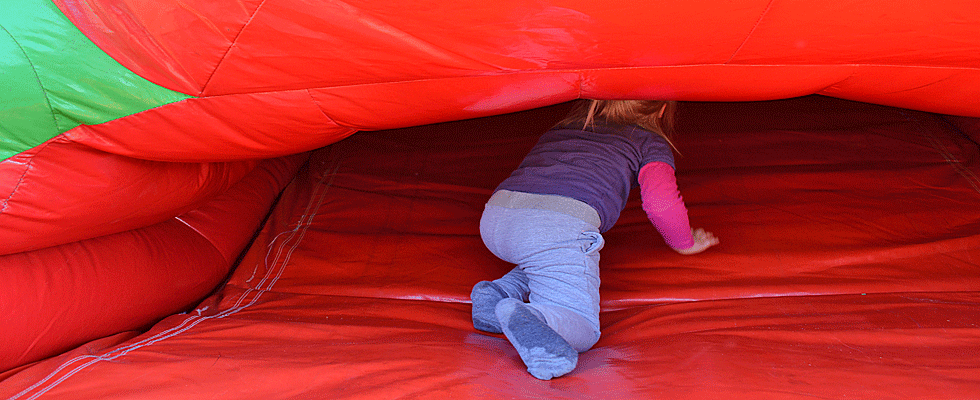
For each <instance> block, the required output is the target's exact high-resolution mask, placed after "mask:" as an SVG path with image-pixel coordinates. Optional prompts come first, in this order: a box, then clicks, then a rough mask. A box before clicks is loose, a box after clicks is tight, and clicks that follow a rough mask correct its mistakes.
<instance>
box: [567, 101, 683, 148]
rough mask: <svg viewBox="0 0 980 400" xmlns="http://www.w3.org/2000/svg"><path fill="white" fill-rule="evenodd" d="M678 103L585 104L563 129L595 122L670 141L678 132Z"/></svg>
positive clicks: (596, 102) (572, 114)
mask: <svg viewBox="0 0 980 400" xmlns="http://www.w3.org/2000/svg"><path fill="white" fill-rule="evenodd" d="M676 109H677V102H675V101H660V100H583V101H580V102H579V104H577V105H576V106H575V107H574V108H573V109H572V111H571V112H570V113H569V114H568V116H567V117H565V119H564V120H562V122H561V124H562V125H573V124H581V125H582V126H583V127H586V126H590V125H592V124H593V122H594V121H595V120H603V121H606V122H607V123H612V124H617V125H638V126H639V127H641V128H643V129H646V130H648V131H650V132H654V133H656V134H659V135H661V136H663V137H664V138H667V139H668V140H669V138H670V136H671V135H672V134H673V132H674V112H675V110H676Z"/></svg>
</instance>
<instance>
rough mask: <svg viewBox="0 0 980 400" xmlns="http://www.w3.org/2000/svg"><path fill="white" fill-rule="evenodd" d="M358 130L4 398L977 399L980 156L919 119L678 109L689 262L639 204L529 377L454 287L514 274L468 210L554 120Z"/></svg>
mask: <svg viewBox="0 0 980 400" xmlns="http://www.w3.org/2000/svg"><path fill="white" fill-rule="evenodd" d="M565 109H566V108H565V106H564V105H558V106H553V107H548V108H543V109H538V110H533V111H529V112H524V113H518V114H510V115H504V116H499V117H494V118H485V119H476V120H469V121H462V122H455V123H446V124H439V125H431V126H424V127H418V128H408V129H400V130H393V131H381V132H374V133H360V134H357V135H354V136H352V137H350V138H348V139H346V140H344V141H341V142H339V143H337V144H335V145H332V146H329V147H326V148H324V149H322V150H319V151H317V152H315V153H314V154H313V156H312V158H311V159H310V162H309V163H308V164H307V165H306V166H305V167H304V168H303V169H302V170H301V171H300V172H299V173H298V174H297V175H296V176H295V178H294V181H293V182H292V183H291V184H290V186H288V187H287V189H286V191H285V192H284V194H283V195H282V197H281V198H280V200H279V201H278V203H277V205H276V207H275V208H274V209H273V211H272V214H271V216H270V218H269V220H268V221H267V222H266V225H265V227H264V228H263V229H262V231H261V233H260V234H259V236H258V237H257V238H256V239H255V241H254V242H253V243H252V245H251V247H250V250H249V251H248V252H247V253H246V255H245V256H244V258H243V259H242V261H241V264H240V265H239V267H238V268H237V269H236V270H235V272H234V273H233V275H232V276H231V278H230V281H229V282H228V284H227V285H226V286H225V287H223V288H222V289H221V290H220V291H219V292H218V293H216V294H214V295H213V296H211V297H210V298H209V299H208V300H207V301H205V302H204V303H202V304H201V305H199V306H198V308H197V309H196V310H194V311H193V312H190V313H186V314H176V315H173V316H171V317H169V318H166V319H165V320H163V321H162V322H160V323H158V324H156V325H155V326H154V327H153V328H152V329H150V330H149V331H148V332H146V333H143V334H141V335H138V336H135V337H130V336H131V335H123V336H122V337H117V338H110V339H106V340H103V341H100V342H94V343H92V344H90V345H86V346H84V347H81V348H79V349H76V350H72V351H69V352H67V353H65V354H63V355H59V356H56V357H53V358H50V359H48V360H45V361H42V362H39V363H36V364H34V365H32V366H28V367H24V368H21V369H20V370H18V371H14V372H10V373H8V374H7V376H6V379H5V380H3V381H2V382H0V393H2V394H3V395H6V396H8V397H11V396H12V397H11V398H35V397H33V396H34V395H37V394H43V395H42V396H40V398H51V399H62V398H64V399H76V398H102V399H123V398H133V397H140V398H183V399H205V398H341V399H361V398H363V399H369V398H406V397H411V398H432V399H435V398H608V399H634V398H667V399H700V398H726V399H759V398H775V399H811V398H828V399H830V398H834V399H836V398H972V397H973V396H975V394H976V393H978V392H980V378H978V375H977V374H976V372H977V370H978V365H980V353H978V352H977V349H978V348H980V326H978V321H980V296H978V294H977V291H976V289H977V282H978V281H980V233H978V232H980V211H978V208H977V204H980V191H978V188H977V186H978V183H980V182H978V180H977V175H976V173H977V172H978V171H980V154H978V148H977V145H976V144H975V143H973V142H971V141H970V140H969V139H968V138H967V137H966V136H965V135H962V134H960V133H959V132H958V131H957V130H956V129H952V128H951V125H950V124H948V123H947V122H945V121H944V120H943V117H941V116H937V115H934V114H928V113H922V112H916V111H910V110H902V109H893V108H887V107H881V106H874V105H869V104H863V103H856V102H848V101H841V100H834V99H829V98H821V97H807V98H801V99H795V100H788V101H777V102H759V103H741V104H737V103H717V104H711V103H685V104H682V107H681V110H680V114H679V122H680V129H679V134H678V136H677V138H676V140H677V144H678V147H679V148H680V150H681V152H682V156H681V157H679V158H678V177H679V185H680V187H681V190H682V192H683V194H684V197H685V199H686V201H687V204H688V206H689V208H690V212H691V219H692V223H693V224H695V225H696V226H703V227H705V228H707V229H709V230H711V231H713V232H715V233H717V234H718V235H719V237H720V238H721V239H722V244H721V245H719V246H718V247H716V248H713V249H711V250H710V251H708V252H706V253H704V254H701V255H697V256H691V257H684V256H680V255H677V254H676V253H673V252H672V251H670V250H669V249H668V248H667V247H666V246H665V245H664V244H663V242H662V240H660V239H659V237H658V236H657V234H656V232H655V230H654V229H653V228H652V226H650V225H649V223H648V222H646V220H645V216H644V213H643V211H642V209H641V207H640V204H639V201H638V199H637V198H633V199H632V200H631V201H630V203H629V205H628V207H627V209H626V210H625V212H624V213H623V216H622V218H621V220H620V223H619V224H618V225H617V226H616V227H614V228H613V229H612V230H610V231H609V232H608V233H607V234H606V239H607V246H606V248H605V249H604V250H603V261H602V279H603V286H602V296H603V302H602V306H603V312H602V315H601V319H602V326H603V337H602V339H601V340H600V341H599V343H598V344H597V345H596V346H595V348H593V349H592V350H590V351H588V352H586V353H584V354H582V356H581V359H580V362H579V366H578V367H577V368H576V370H575V371H573V372H572V373H571V374H569V375H568V376H565V377H562V378H558V379H555V380H552V381H539V380H536V379H534V378H533V377H531V376H530V375H528V374H527V373H526V372H525V371H524V367H523V365H522V364H521V362H520V359H519V358H518V357H517V354H516V353H515V352H514V351H513V350H512V348H510V346H509V344H508V343H507V341H506V339H504V338H503V337H502V336H499V335H488V334H483V333H480V332H478V331H475V330H474V329H473V328H472V326H471V323H470V320H469V304H467V300H468V299H467V296H468V293H469V290H470V287H471V286H472V285H473V284H474V283H476V282H477V281H479V280H482V279H490V278H494V277H496V276H498V275H501V274H503V273H504V272H505V271H507V269H509V268H510V266H509V265H507V264H505V263H503V262H501V261H499V260H497V259H496V258H494V257H493V256H492V255H491V254H489V252H488V251H486V249H485V248H484V247H483V244H482V243H481V241H480V238H479V236H478V230H477V223H478V220H479V215H480V212H481V210H482V205H483V202H484V201H485V200H486V198H487V197H488V196H489V194H490V192H491V190H492V188H493V187H494V185H495V184H496V183H497V182H498V181H499V180H501V179H502V178H503V177H505V176H506V175H507V174H508V173H509V171H510V169H511V168H513V167H514V166H515V165H516V164H517V163H518V162H519V161H520V159H521V157H522V156H523V153H524V152H525V151H527V149H528V148H529V147H530V146H531V145H532V144H533V143H534V141H535V139H536V137H537V135H538V134H539V133H540V132H541V131H542V130H543V129H546V128H547V126H548V125H549V124H551V123H552V122H553V121H555V119H556V118H557V117H558V116H560V115H561V112H563V111H564V110H565Z"/></svg>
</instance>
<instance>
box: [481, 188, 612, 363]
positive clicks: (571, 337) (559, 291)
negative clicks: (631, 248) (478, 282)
mask: <svg viewBox="0 0 980 400" xmlns="http://www.w3.org/2000/svg"><path fill="white" fill-rule="evenodd" d="M480 235H481V236H482V238H483V242H484V244H486V246H487V248H488V249H490V251H491V252H492V253H493V254H494V255H496V256H497V257H499V258H500V259H502V260H504V261H507V262H510V263H514V264H517V267H515V268H514V270H512V271H511V272H509V273H507V274H506V275H504V276H503V277H502V278H500V279H498V280H495V281H494V283H497V284H498V285H500V286H501V287H502V288H503V289H504V290H505V291H506V292H508V295H509V296H510V297H514V298H519V299H527V300H528V301H529V304H530V306H531V307H533V308H534V309H536V310H538V311H539V312H541V314H542V315H544V317H545V322H546V323H547V324H548V326H549V327H551V328H552V329H554V330H555V332H557V333H558V334H559V335H561V336H562V337H563V338H564V339H565V340H566V341H568V343H569V344H570V345H571V346H572V348H574V349H575V350H577V351H585V350H588V349H589V348H591V347H592V345H594V344H595V343H596V341H598V340H599V250H600V249H602V246H603V244H604V241H603V238H602V235H601V234H600V233H599V231H598V228H596V226H595V225H592V224H590V223H587V222H585V221H583V220H582V219H579V218H576V217H573V216H570V215H567V214H564V213H561V212H556V211H551V210H545V209H533V208H506V207H501V206H495V205H487V206H486V208H485V209H484V212H483V217H482V219H481V220H480Z"/></svg>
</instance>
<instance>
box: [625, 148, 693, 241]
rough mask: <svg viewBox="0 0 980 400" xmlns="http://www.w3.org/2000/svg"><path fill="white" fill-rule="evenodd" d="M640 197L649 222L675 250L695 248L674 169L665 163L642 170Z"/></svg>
mask: <svg viewBox="0 0 980 400" xmlns="http://www.w3.org/2000/svg"><path fill="white" fill-rule="evenodd" d="M639 181H640V197H641V199H642V200H643V211H646V213H647V217H648V218H650V222H651V223H653V226H655V227H656V228H657V231H658V232H660V235H661V236H663V237H664V241H665V242H667V245H668V246H670V247H671V248H674V249H687V248H690V247H691V246H694V238H692V237H691V223H690V221H689V220H688V218H687V207H685V206H684V199H683V198H681V193H680V192H679V191H678V190H677V178H676V177H675V176H674V168H672V167H671V166H670V165H669V164H666V163H662V162H652V163H648V164H647V165H644V166H643V167H642V168H640V176H639Z"/></svg>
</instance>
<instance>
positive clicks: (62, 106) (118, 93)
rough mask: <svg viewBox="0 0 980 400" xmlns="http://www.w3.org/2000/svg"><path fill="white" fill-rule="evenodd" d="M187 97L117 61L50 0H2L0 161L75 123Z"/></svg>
mask: <svg viewBox="0 0 980 400" xmlns="http://www.w3.org/2000/svg"><path fill="white" fill-rule="evenodd" d="M188 97H190V96H188V95H185V94H182V93H178V92H174V91H172V90H169V89H165V88H163V87H160V86H158V85H156V84H153V83H151V82H149V81H147V80H145V79H143V78H141V77H140V76H138V75H136V74H134V73H132V72H131V71H129V70H128V69H126V68H125V67H123V66H122V65H120V64H119V63H117V62H116V61H115V60H113V59H112V58H110V57H109V56H108V55H106V54H105V53H104V52H102V50H100V49H99V48H98V47H97V46H95V44H93V43H92V42H91V41H90V40H88V38H86V37H85V36H84V35H83V34H82V33H81V32H80V31H79V30H78V29H77V28H75V26H74V25H73V24H72V23H71V21H69V20H68V18H67V17H65V15H64V14H62V13H61V11H60V10H58V7H56V6H55V5H54V4H53V3H51V2H50V1H49V0H4V4H3V7H2V9H0V160H5V159H7V158H10V157H11V156H13V155H15V154H17V153H20V152H22V151H24V150H27V149H30V148H32V147H34V146H37V145H39V144H41V143H44V142H45V141H47V140H48V139H51V138H53V137H55V136H57V135H59V134H61V133H63V132H65V131H68V130H70V129H72V128H74V127H76V126H79V125H82V124H87V125H93V124H101V123H103V122H107V121H111V120H113V119H116V118H120V117H124V116H127V115H130V114H135V113H138V112H141V111H145V110H148V109H150V108H154V107H157V106H160V105H163V104H169V103H173V102H176V101H180V100H183V99H186V98H188Z"/></svg>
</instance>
